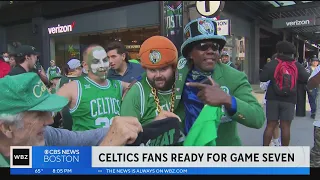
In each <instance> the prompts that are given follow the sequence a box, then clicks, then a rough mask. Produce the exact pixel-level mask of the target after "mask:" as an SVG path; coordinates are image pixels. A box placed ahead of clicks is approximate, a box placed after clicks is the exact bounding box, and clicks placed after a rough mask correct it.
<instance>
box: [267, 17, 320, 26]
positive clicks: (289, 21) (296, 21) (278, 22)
mask: <svg viewBox="0 0 320 180" xmlns="http://www.w3.org/2000/svg"><path fill="white" fill-rule="evenodd" d="M315 24H316V18H315V17H314V16H300V17H291V18H280V19H274V20H273V22H272V28H293V27H303V26H313V25H315Z"/></svg>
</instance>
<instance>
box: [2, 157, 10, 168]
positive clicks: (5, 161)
mask: <svg viewBox="0 0 320 180" xmlns="http://www.w3.org/2000/svg"><path fill="white" fill-rule="evenodd" d="M0 167H10V159H9V158H6V157H4V156H3V155H2V154H0Z"/></svg>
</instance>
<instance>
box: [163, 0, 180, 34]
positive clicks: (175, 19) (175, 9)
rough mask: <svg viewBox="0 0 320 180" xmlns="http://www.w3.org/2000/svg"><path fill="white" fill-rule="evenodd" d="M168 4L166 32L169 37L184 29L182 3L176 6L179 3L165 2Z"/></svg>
mask: <svg viewBox="0 0 320 180" xmlns="http://www.w3.org/2000/svg"><path fill="white" fill-rule="evenodd" d="M165 2H166V6H165V7H166V11H165V13H166V14H165V16H166V22H167V23H166V24H167V27H166V31H167V36H168V35H174V33H176V32H175V31H176V30H178V29H180V28H181V27H182V1H180V4H176V2H177V1H165Z"/></svg>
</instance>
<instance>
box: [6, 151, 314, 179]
mask: <svg viewBox="0 0 320 180" xmlns="http://www.w3.org/2000/svg"><path fill="white" fill-rule="evenodd" d="M10 172H11V174H12V175H35V174H39V175H42V174H43V175H61V174H69V175H83V174H87V175H96V174H101V175H217V174H219V175H275V174H277V175H280V174H281V175H309V174H310V147H296V146H295V147H131V146H130V147H129V146H128V147H99V146H97V147H45V146H44V147H39V146H38V147H23V146H16V147H15V146H12V147H11V154H10Z"/></svg>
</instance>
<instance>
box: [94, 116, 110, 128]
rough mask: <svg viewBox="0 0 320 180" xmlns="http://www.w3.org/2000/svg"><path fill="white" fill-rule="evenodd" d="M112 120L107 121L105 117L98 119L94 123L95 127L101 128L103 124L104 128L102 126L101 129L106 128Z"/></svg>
mask: <svg viewBox="0 0 320 180" xmlns="http://www.w3.org/2000/svg"><path fill="white" fill-rule="evenodd" d="M112 120H113V118H111V119H109V118H107V117H100V118H98V119H96V122H95V123H96V126H101V125H102V124H104V126H102V127H103V128H108V127H110V125H111V124H112Z"/></svg>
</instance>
